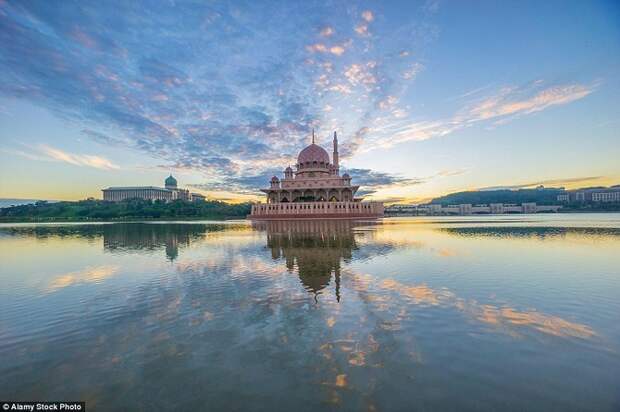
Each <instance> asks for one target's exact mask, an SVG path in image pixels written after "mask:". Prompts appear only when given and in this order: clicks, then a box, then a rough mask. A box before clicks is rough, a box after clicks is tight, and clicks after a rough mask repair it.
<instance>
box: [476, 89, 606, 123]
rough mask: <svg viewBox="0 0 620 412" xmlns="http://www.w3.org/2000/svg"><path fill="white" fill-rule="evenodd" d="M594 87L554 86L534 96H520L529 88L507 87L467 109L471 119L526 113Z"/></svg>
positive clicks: (584, 93) (567, 100)
mask: <svg viewBox="0 0 620 412" xmlns="http://www.w3.org/2000/svg"><path fill="white" fill-rule="evenodd" d="M593 91H594V87H592V86H585V85H580V84H569V85H561V86H553V87H549V88H547V89H544V90H541V91H538V92H537V93H536V94H534V95H533V96H529V97H528V96H520V95H522V94H525V93H527V92H528V91H527V90H518V89H516V88H512V87H507V88H504V89H502V90H501V91H500V92H499V93H498V94H496V95H494V96H491V97H488V98H486V99H485V100H483V101H481V102H480V103H478V104H476V105H475V106H473V107H471V108H469V109H467V111H468V114H469V116H470V117H471V120H487V119H493V118H499V117H504V116H512V115H524V114H530V113H535V112H539V111H541V110H545V109H546V108H548V107H551V106H555V105H562V104H567V103H571V102H573V101H575V100H579V99H582V98H584V97H586V96H587V95H589V94H590V93H592V92H593Z"/></svg>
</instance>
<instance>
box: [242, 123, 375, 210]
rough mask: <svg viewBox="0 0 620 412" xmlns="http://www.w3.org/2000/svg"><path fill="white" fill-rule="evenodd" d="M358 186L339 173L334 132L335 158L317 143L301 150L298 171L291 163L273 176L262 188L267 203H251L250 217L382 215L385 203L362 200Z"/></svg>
mask: <svg viewBox="0 0 620 412" xmlns="http://www.w3.org/2000/svg"><path fill="white" fill-rule="evenodd" d="M358 189H359V186H356V185H353V184H351V176H349V175H348V174H347V173H345V174H343V175H342V176H341V175H340V165H339V159H338V136H337V135H336V132H334V139H333V152H332V161H330V158H329V154H328V153H327V151H326V150H325V149H323V148H322V147H321V146H319V145H317V144H315V143H314V131H313V132H312V144H310V145H309V146H307V147H306V148H304V149H303V150H302V151H301V152H299V156H297V164H296V165H295V171H293V169H292V168H291V167H290V166H289V167H287V168H286V169H285V170H284V178H283V179H282V180H280V179H279V178H278V177H277V176H273V177H272V178H271V181H270V184H269V188H266V189H261V191H262V192H264V193H265V195H266V201H267V202H266V203H259V204H255V205H253V206H252V212H251V214H250V215H249V216H248V217H249V218H250V219H314V218H336V219H350V218H364V217H380V216H383V203H381V202H362V201H361V199H359V198H356V197H355V193H356V192H357V190H358Z"/></svg>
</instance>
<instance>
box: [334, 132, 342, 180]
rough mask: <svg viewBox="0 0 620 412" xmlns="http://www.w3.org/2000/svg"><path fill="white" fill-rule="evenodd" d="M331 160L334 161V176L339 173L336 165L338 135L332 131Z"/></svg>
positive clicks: (338, 166)
mask: <svg viewBox="0 0 620 412" xmlns="http://www.w3.org/2000/svg"><path fill="white" fill-rule="evenodd" d="M332 162H333V163H334V171H335V172H336V176H339V175H340V165H338V136H337V135H336V132H334V153H333V154H332Z"/></svg>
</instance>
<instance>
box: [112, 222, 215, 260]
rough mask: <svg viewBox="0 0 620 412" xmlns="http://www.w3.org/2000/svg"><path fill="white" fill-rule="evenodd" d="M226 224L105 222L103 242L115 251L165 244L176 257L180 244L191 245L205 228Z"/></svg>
mask: <svg viewBox="0 0 620 412" xmlns="http://www.w3.org/2000/svg"><path fill="white" fill-rule="evenodd" d="M224 228H225V226H224V225H205V224H192V223H176V224H175V223H168V224H144V223H132V224H126V225H106V226H104V227H103V246H104V248H105V249H106V250H107V251H110V252H113V253H114V252H126V251H140V250H142V249H144V250H157V249H160V248H165V250H166V257H167V258H168V260H170V261H173V260H174V259H176V258H177V257H178V256H179V247H181V248H184V247H188V246H189V245H190V241H192V240H193V241H195V240H198V239H200V238H201V237H202V236H203V235H204V234H205V233H206V232H214V231H221V230H224Z"/></svg>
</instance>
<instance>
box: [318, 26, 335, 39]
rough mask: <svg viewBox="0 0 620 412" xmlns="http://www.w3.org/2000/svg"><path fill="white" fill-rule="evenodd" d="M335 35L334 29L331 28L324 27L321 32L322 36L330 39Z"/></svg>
mask: <svg viewBox="0 0 620 412" xmlns="http://www.w3.org/2000/svg"><path fill="white" fill-rule="evenodd" d="M334 33H335V31H334V29H333V28H332V27H330V26H326V27H323V28H322V29H321V32H320V34H321V36H323V37H329V36H331V35H333V34H334Z"/></svg>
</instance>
